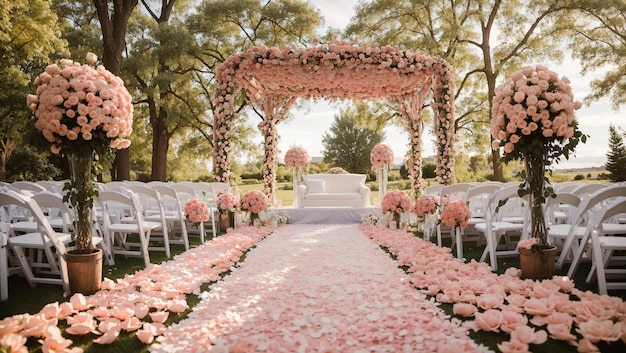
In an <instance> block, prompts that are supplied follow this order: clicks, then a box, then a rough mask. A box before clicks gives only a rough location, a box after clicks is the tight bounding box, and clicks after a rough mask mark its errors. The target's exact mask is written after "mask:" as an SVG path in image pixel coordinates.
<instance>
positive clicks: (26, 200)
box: [0, 190, 65, 254]
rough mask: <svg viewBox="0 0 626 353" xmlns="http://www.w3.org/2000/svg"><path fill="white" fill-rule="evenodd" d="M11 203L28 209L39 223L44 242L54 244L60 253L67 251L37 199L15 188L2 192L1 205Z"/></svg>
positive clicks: (0, 194) (0, 193)
mask: <svg viewBox="0 0 626 353" xmlns="http://www.w3.org/2000/svg"><path fill="white" fill-rule="evenodd" d="M9 205H14V206H16V207H19V208H22V209H24V210H26V211H28V213H30V215H31V216H32V217H33V220H34V221H35V222H37V224H38V227H39V233H40V234H41V237H42V241H43V243H44V244H52V245H53V246H54V247H56V248H57V250H58V251H59V253H60V254H64V253H65V245H64V244H63V243H62V242H60V241H59V240H58V239H57V237H56V233H55V231H54V229H52V226H51V225H50V223H49V222H48V219H47V218H46V216H45V215H44V213H43V211H42V210H41V208H40V207H39V205H38V204H37V202H35V200H33V199H32V198H31V197H29V196H25V195H23V194H20V193H18V192H16V191H14V190H6V191H4V192H0V207H5V206H9Z"/></svg>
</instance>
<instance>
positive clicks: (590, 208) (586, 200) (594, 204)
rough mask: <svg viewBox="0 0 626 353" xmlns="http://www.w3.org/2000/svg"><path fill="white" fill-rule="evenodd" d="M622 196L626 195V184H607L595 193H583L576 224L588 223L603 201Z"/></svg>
mask: <svg viewBox="0 0 626 353" xmlns="http://www.w3.org/2000/svg"><path fill="white" fill-rule="evenodd" d="M620 196H626V185H613V186H606V187H603V188H601V189H599V190H597V191H596V192H594V193H593V194H586V195H583V196H582V197H581V202H580V205H579V206H578V212H577V220H576V221H575V222H576V224H586V223H587V222H588V221H590V220H591V219H593V217H594V216H593V213H594V212H597V211H598V210H599V207H600V206H601V205H602V204H603V203H605V202H608V201H609V200H611V199H614V198H617V197H620Z"/></svg>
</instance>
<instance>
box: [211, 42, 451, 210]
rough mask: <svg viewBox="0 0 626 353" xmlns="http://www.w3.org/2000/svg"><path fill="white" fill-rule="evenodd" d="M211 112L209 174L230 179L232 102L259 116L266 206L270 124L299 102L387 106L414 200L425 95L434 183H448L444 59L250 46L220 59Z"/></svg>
mask: <svg viewBox="0 0 626 353" xmlns="http://www.w3.org/2000/svg"><path fill="white" fill-rule="evenodd" d="M216 76H217V90H216V92H215V110H214V130H213V139H214V148H215V151H214V156H213V157H214V158H213V164H214V174H215V178H216V179H217V180H219V181H223V182H228V181H229V179H230V161H231V152H232V150H233V149H232V145H231V140H230V137H231V130H230V129H231V124H230V121H231V120H232V119H236V118H237V117H238V114H237V112H236V111H235V110H234V100H235V97H236V96H237V95H238V94H239V93H240V92H242V91H243V92H244V93H245V96H246V98H247V99H248V100H249V101H250V102H251V103H252V104H253V105H254V106H255V107H256V108H258V109H259V110H260V111H262V112H263V114H264V117H263V121H262V122H261V123H260V124H259V129H260V130H261V133H262V134H263V136H264V148H265V170H264V183H265V193H266V194H267V195H268V197H270V199H273V196H274V194H275V186H276V166H277V163H276V161H277V154H278V149H277V147H278V135H277V127H276V126H277V124H278V123H280V122H281V121H283V120H285V119H286V118H287V117H288V115H289V109H290V108H291V107H292V106H293V104H294V103H295V102H296V99H298V98H304V99H319V98H326V99H329V100H331V101H334V100H344V99H361V100H367V99H388V100H389V101H390V102H392V103H394V104H395V105H396V108H397V109H398V111H400V113H401V114H402V116H403V125H404V127H405V129H406V130H407V131H408V132H409V134H410V140H409V147H410V149H411V155H410V160H409V162H410V166H409V172H410V177H411V185H412V191H413V192H412V196H413V197H414V198H415V197H417V196H419V194H420V193H421V187H422V185H421V182H422V174H421V170H422V169H421V165H422V158H421V139H422V132H423V130H424V124H423V121H422V110H423V108H424V107H425V104H424V103H425V100H426V98H427V97H428V96H432V99H433V103H432V104H431V107H432V108H433V109H434V110H435V119H434V120H435V134H436V137H437V140H438V143H437V155H436V160H435V162H436V164H437V177H438V180H439V182H441V183H443V184H451V183H454V182H455V176H454V149H453V147H452V142H453V136H454V98H453V97H454V73H453V69H452V67H451V66H450V64H448V63H447V62H446V61H445V60H443V59H441V58H440V57H436V56H427V55H423V54H421V53H419V52H417V51H414V50H411V49H405V48H404V47H399V46H382V47H381V46H378V45H377V44H370V43H365V44H360V45H359V44H358V43H356V42H345V41H340V40H338V39H337V38H336V37H335V38H333V40H331V41H330V42H328V43H326V45H322V44H318V43H316V44H315V45H314V46H312V47H308V48H300V47H296V46H291V47H287V48H284V49H279V48H268V47H253V48H250V49H249V50H247V51H245V52H242V53H239V54H235V55H233V56H230V57H229V58H227V59H226V61H224V62H223V63H222V64H221V65H220V66H219V67H218V68H217V71H216Z"/></svg>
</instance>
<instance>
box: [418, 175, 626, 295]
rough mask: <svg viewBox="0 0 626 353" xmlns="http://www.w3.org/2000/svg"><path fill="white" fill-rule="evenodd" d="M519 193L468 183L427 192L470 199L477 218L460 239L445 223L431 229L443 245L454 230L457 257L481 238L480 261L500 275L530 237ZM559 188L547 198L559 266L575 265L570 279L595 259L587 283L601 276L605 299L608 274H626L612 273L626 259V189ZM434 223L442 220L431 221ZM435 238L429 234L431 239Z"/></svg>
mask: <svg viewBox="0 0 626 353" xmlns="http://www.w3.org/2000/svg"><path fill="white" fill-rule="evenodd" d="M518 189H519V184H518V183H507V184H502V183H482V184H469V183H468V184H454V185H448V186H439V185H438V186H435V187H431V188H427V189H425V191H424V193H428V194H431V195H436V196H437V197H439V200H440V203H441V204H443V203H445V201H447V200H453V199H463V200H465V201H466V202H468V203H469V207H470V209H471V211H472V215H473V217H472V219H471V220H470V222H469V226H468V228H467V229H466V230H465V232H461V233H460V234H459V235H457V234H456V233H454V232H453V230H450V229H449V228H448V229H445V228H444V226H442V225H441V224H440V223H439V224H437V225H436V226H435V227H431V228H432V229H436V230H437V242H438V244H439V246H441V238H442V234H444V235H445V231H446V230H450V231H451V233H450V234H451V237H452V238H453V243H452V245H453V247H456V251H457V256H458V257H459V258H462V257H463V253H462V247H463V246H462V245H463V237H464V236H465V235H467V234H472V233H474V234H478V235H480V239H483V240H484V241H485V243H486V244H485V249H484V251H483V254H482V256H481V259H480V260H481V261H486V260H487V257H488V258H489V259H488V261H489V264H490V265H491V267H492V269H493V270H494V271H497V269H498V267H497V266H498V264H497V259H498V258H499V257H505V256H517V255H518V251H517V247H516V244H517V241H519V240H521V239H525V238H527V237H529V231H530V227H529V225H530V212H529V209H528V201H527V199H526V198H521V197H519V195H518V193H517V191H518ZM554 189H555V191H556V198H548V199H547V202H546V204H545V216H546V220H547V223H548V238H549V242H550V243H551V244H554V245H557V247H558V248H559V251H560V253H559V257H558V259H557V260H556V264H555V267H556V268H557V269H562V268H563V266H564V265H565V264H566V263H569V264H570V267H569V269H568V274H567V275H568V276H569V277H572V276H573V275H574V273H575V271H576V270H577V268H578V265H579V264H580V262H581V261H583V260H593V265H592V270H591V272H590V274H589V275H588V276H587V281H588V282H590V281H591V280H593V278H594V276H595V275H596V273H597V274H598V276H597V277H598V281H599V283H598V286H599V289H600V292H601V293H603V294H605V293H606V288H607V282H606V276H605V275H604V273H605V272H607V271H608V272H609V273H610V274H611V275H614V274H616V273H619V274H624V273H625V272H626V271H624V270H622V271H619V270H615V269H614V268H611V267H614V266H613V264H614V263H615V261H623V260H624V259H622V258H619V257H616V256H615V250H626V237H614V235H626V224H625V223H626V217H625V215H624V214H626V211H624V210H623V209H621V208H620V207H621V206H622V203H623V202H624V199H623V198H624V197H626V185H624V184H600V183H588V184H585V183H571V184H567V185H558V184H557V185H555V188H554ZM620 210H621V211H620ZM431 222H436V220H432V219H431ZM429 236H430V234H426V237H429ZM502 239H505V240H506V241H505V242H504V244H501V240H502ZM598 244H599V245H598ZM609 249H610V250H609ZM596 252H599V253H600V254H602V261H601V262H598V261H599V258H596V257H597V254H596ZM598 263H600V265H598ZM618 264H619V263H618ZM608 288H612V289H618V288H620V289H626V282H621V283H610V282H609V283H608Z"/></svg>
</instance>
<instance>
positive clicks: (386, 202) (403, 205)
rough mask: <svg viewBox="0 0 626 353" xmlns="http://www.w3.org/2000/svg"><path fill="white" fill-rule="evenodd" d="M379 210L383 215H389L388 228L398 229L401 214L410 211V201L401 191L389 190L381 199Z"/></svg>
mask: <svg viewBox="0 0 626 353" xmlns="http://www.w3.org/2000/svg"><path fill="white" fill-rule="evenodd" d="M381 209H382V211H383V213H385V214H387V213H391V217H392V219H391V222H390V227H394V226H395V229H399V228H400V218H401V216H402V214H403V213H405V212H408V211H410V210H411V199H410V198H409V196H408V195H407V194H406V193H405V192H404V191H402V190H391V191H389V192H388V193H386V194H385V196H384V197H383V200H382V202H381Z"/></svg>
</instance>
